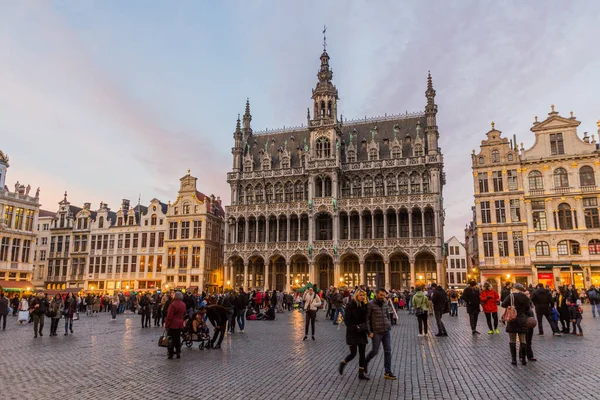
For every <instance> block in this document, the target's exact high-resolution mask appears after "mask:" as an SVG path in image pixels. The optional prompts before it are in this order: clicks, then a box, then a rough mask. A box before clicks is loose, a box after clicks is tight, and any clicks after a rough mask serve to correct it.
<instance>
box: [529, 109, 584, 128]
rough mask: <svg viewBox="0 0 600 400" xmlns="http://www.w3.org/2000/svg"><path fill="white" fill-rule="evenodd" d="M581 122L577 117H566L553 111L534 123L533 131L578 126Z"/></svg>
mask: <svg viewBox="0 0 600 400" xmlns="http://www.w3.org/2000/svg"><path fill="white" fill-rule="evenodd" d="M580 124H581V121H577V120H576V119H575V117H571V118H565V117H561V116H560V115H558V113H557V112H552V113H550V116H549V117H548V118H546V119H545V120H544V121H542V122H537V123H534V124H533V126H532V127H531V131H532V132H540V131H546V130H549V129H564V128H577V127H578V126H579V125H580Z"/></svg>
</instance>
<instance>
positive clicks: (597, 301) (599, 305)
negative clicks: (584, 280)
mask: <svg viewBox="0 0 600 400" xmlns="http://www.w3.org/2000/svg"><path fill="white" fill-rule="evenodd" d="M587 297H588V299H589V301H590V305H591V306H592V317H593V318H596V311H598V317H600V294H599V293H598V290H597V289H596V287H595V286H594V285H592V286H590V289H589V290H588V291H587Z"/></svg>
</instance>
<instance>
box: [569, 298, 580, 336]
mask: <svg viewBox="0 0 600 400" xmlns="http://www.w3.org/2000/svg"><path fill="white" fill-rule="evenodd" d="M567 306H568V307H569V317H570V318H571V322H573V332H571V335H577V336H583V329H581V320H582V319H583V315H582V313H583V310H582V309H581V306H578V305H577V303H574V302H572V301H571V300H570V299H567ZM577 328H579V333H577Z"/></svg>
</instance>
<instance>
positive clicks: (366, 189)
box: [363, 175, 373, 196]
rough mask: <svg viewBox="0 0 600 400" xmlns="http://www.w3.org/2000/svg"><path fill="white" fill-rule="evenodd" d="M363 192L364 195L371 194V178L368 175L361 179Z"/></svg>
mask: <svg viewBox="0 0 600 400" xmlns="http://www.w3.org/2000/svg"><path fill="white" fill-rule="evenodd" d="M363 194H364V195H365V196H373V179H372V178H371V177H370V176H368V175H367V176H366V177H365V179H364V181H363Z"/></svg>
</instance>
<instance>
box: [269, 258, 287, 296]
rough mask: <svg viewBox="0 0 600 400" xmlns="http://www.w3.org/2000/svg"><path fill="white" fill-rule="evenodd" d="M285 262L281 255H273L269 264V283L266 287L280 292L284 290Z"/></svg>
mask: <svg viewBox="0 0 600 400" xmlns="http://www.w3.org/2000/svg"><path fill="white" fill-rule="evenodd" d="M285 275H286V264H285V258H283V256H274V257H272V258H271V262H270V264H269V284H268V288H267V289H272V290H277V291H278V292H282V291H284V290H285Z"/></svg>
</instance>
